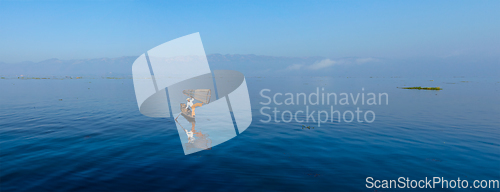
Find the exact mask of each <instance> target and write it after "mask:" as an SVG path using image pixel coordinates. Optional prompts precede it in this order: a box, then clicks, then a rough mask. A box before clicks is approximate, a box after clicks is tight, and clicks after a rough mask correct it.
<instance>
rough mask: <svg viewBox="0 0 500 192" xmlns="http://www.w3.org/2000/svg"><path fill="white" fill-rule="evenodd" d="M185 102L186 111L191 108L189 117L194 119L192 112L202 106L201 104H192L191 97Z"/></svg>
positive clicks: (192, 99)
mask: <svg viewBox="0 0 500 192" xmlns="http://www.w3.org/2000/svg"><path fill="white" fill-rule="evenodd" d="M186 101H187V104H186V109H189V108H191V117H194V116H195V113H194V110H195V109H196V107H201V106H202V105H203V103H195V104H193V101H194V98H193V97H190V98H187V99H186Z"/></svg>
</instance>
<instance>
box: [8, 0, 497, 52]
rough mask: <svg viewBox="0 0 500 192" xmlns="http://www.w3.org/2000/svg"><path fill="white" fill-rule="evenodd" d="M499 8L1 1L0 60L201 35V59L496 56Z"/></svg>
mask: <svg viewBox="0 0 500 192" xmlns="http://www.w3.org/2000/svg"><path fill="white" fill-rule="evenodd" d="M499 9H500V1H381V2H375V1H182V2H180V1H167V2H163V1H147V2H145V1H71V2H67V1H41V2H40V1H0V61H3V62H20V61H41V60H45V59H49V58H59V59H85V58H99V57H120V56H134V55H140V54H142V53H143V52H145V51H146V50H149V49H151V48H152V47H155V46H157V45H159V44H162V43H164V42H166V41H169V40H172V39H175V38H178V37H181V36H184V35H187V34H191V33H194V32H200V35H201V37H202V40H203V43H204V47H205V51H206V52H207V54H212V53H221V54H258V55H272V56H324V57H330V58H340V57H381V58H403V59H408V58H432V57H437V58H446V57H456V56H464V57H468V58H493V60H494V61H495V60H496V61H498V59H495V58H498V57H499V55H500V37H499V35H498V34H500V11H498V10H499Z"/></svg>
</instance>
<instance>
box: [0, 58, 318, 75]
mask: <svg viewBox="0 0 500 192" xmlns="http://www.w3.org/2000/svg"><path fill="white" fill-rule="evenodd" d="M136 59H137V56H124V57H118V58H98V59H79V60H59V59H55V58H54V59H48V60H44V61H41V62H36V63H35V62H21V63H12V64H8V63H3V62H0V68H1V70H0V75H28V76H36V75H44V76H61V75H62V76H65V75H104V76H114V75H131V73H132V64H133V63H134V61H135V60H136ZM207 59H208V62H209V64H210V68H211V69H212V70H216V69H228V70H239V71H245V72H251V73H259V72H264V71H269V70H277V69H281V68H286V66H287V65H292V64H301V65H308V64H312V63H314V62H317V61H320V60H322V59H324V58H322V57H273V56H257V55H221V54H211V55H207Z"/></svg>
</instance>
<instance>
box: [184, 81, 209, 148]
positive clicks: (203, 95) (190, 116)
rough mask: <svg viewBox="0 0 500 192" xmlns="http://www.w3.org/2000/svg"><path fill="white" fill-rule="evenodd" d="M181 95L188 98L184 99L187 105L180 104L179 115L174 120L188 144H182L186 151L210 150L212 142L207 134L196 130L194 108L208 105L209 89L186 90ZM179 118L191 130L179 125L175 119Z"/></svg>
mask: <svg viewBox="0 0 500 192" xmlns="http://www.w3.org/2000/svg"><path fill="white" fill-rule="evenodd" d="M182 93H183V94H184V95H186V96H188V98H187V99H186V101H187V104H186V103H181V104H180V111H181V113H179V115H178V116H177V117H176V118H175V122H176V123H177V124H178V125H179V126H180V127H181V128H182V129H183V130H184V132H185V133H186V135H187V138H188V142H187V143H185V144H184V147H185V148H186V149H187V150H190V149H195V148H196V149H204V150H210V149H212V140H211V139H210V138H209V137H208V136H209V134H207V133H205V134H204V133H202V132H201V131H197V130H196V108H197V107H202V106H203V104H208V103H210V97H211V91H210V89H196V90H193V89H188V90H184V91H182ZM180 116H182V117H183V118H184V119H185V120H187V121H188V122H189V123H190V124H191V129H189V128H188V127H186V128H187V129H186V128H184V127H183V126H182V124H181V123H179V121H178V120H177V119H178V118H179V117H180Z"/></svg>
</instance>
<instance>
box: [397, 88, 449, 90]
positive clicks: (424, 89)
mask: <svg viewBox="0 0 500 192" xmlns="http://www.w3.org/2000/svg"><path fill="white" fill-rule="evenodd" d="M401 89H418V90H422V89H423V90H443V89H441V87H401Z"/></svg>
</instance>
